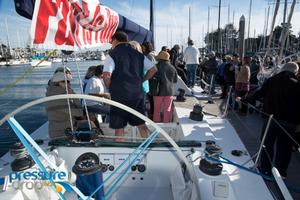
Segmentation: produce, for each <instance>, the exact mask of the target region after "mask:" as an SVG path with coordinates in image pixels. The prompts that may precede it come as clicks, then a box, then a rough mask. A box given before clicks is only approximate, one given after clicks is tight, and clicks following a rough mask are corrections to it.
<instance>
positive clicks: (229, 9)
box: [227, 4, 230, 24]
mask: <svg viewBox="0 0 300 200" xmlns="http://www.w3.org/2000/svg"><path fill="white" fill-rule="evenodd" d="M227 21H228V22H227V24H229V23H230V4H228V19H227Z"/></svg>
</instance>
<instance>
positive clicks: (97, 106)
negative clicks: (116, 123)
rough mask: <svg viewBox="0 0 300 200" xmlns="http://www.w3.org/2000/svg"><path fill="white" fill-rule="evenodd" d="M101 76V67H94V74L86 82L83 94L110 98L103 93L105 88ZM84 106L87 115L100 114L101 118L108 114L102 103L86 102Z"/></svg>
mask: <svg viewBox="0 0 300 200" xmlns="http://www.w3.org/2000/svg"><path fill="white" fill-rule="evenodd" d="M102 74H103V65H98V66H96V67H95V74H94V76H92V77H91V78H90V79H89V80H88V82H87V84H86V87H85V90H84V94H88V95H93V96H97V97H104V98H110V95H109V93H105V86H104V82H103V79H102ZM86 105H87V109H88V111H89V113H94V114H101V115H103V116H105V115H108V114H109V110H110V107H109V106H108V105H105V104H103V103H98V102H95V101H88V100H87V101H86ZM103 119H104V118H103Z"/></svg>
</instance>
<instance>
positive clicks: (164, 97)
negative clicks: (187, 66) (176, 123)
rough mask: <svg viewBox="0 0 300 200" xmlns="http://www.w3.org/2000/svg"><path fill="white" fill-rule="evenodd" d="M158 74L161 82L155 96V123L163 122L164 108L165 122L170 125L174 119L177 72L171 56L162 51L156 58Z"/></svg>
mask: <svg viewBox="0 0 300 200" xmlns="http://www.w3.org/2000/svg"><path fill="white" fill-rule="evenodd" d="M156 59H157V60H158V63H157V73H156V75H155V76H156V77H157V78H158V80H159V92H158V95H157V96H154V116H153V121H155V122H161V117H160V110H161V107H163V109H162V110H163V122H164V123H169V122H170V121H171V117H172V103H173V95H174V94H175V91H174V90H175V84H176V83H177V72H176V69H175V67H174V66H173V65H172V64H171V63H170V55H169V54H168V53H167V52H165V51H161V52H160V53H159V54H158V56H157V57H156Z"/></svg>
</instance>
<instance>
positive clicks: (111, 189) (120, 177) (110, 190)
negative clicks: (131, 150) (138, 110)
mask: <svg viewBox="0 0 300 200" xmlns="http://www.w3.org/2000/svg"><path fill="white" fill-rule="evenodd" d="M157 135H158V133H157V132H156V134H155V136H154V137H152V138H151V139H150V140H148V142H147V144H146V145H145V146H144V147H143V149H142V150H141V151H140V153H139V154H138V155H137V156H136V157H135V158H134V159H133V160H132V161H131V163H129V165H128V167H127V168H126V169H125V171H124V172H123V173H122V174H121V175H120V176H119V177H118V178H117V179H116V180H115V181H114V183H112V185H111V188H110V189H109V190H108V191H107V194H106V195H105V198H104V199H109V197H110V196H111V194H112V192H113V190H114V189H115V187H116V186H117V184H118V183H119V182H120V181H121V180H122V178H123V177H124V176H125V175H126V174H128V171H129V170H130V168H131V166H132V165H133V164H134V163H135V161H136V160H137V159H138V158H139V157H140V156H141V155H142V154H143V153H144V152H145V150H146V149H147V148H148V147H149V145H150V144H151V142H152V141H153V140H154V139H155V137H156V136H157Z"/></svg>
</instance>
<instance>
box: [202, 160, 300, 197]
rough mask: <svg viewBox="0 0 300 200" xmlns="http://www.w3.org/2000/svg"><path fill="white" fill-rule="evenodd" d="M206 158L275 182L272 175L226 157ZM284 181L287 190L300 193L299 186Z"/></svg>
mask: <svg viewBox="0 0 300 200" xmlns="http://www.w3.org/2000/svg"><path fill="white" fill-rule="evenodd" d="M206 158H207V159H208V160H213V161H218V162H221V163H225V164H229V165H233V166H236V167H238V168H240V169H243V170H245V171H248V172H250V173H253V174H255V175H258V176H261V177H262V178H263V179H265V180H268V181H272V182H276V180H275V178H274V177H271V176H268V175H265V174H263V173H260V172H257V171H255V170H251V169H249V168H247V167H244V166H242V165H239V164H237V163H234V162H232V161H231V160H229V159H227V158H224V157H223V156H220V158H222V159H223V160H224V161H222V160H217V159H214V158H212V157H206ZM284 183H285V184H286V186H287V188H288V189H289V190H291V191H294V192H297V193H300V188H299V187H297V186H294V185H292V184H290V183H287V182H286V181H284Z"/></svg>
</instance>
